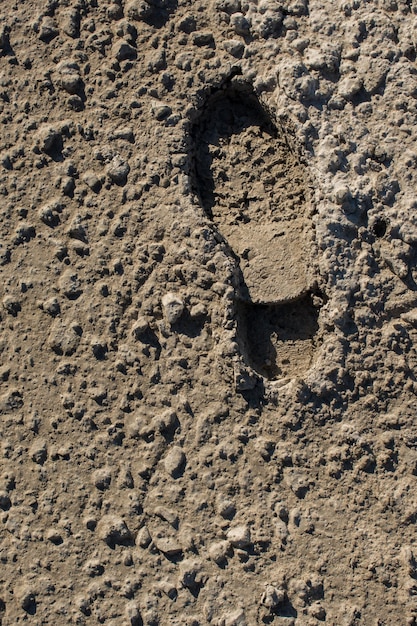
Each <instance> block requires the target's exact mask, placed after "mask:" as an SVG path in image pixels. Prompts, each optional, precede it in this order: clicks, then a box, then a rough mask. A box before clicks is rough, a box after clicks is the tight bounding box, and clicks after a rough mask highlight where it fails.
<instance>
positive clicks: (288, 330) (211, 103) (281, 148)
mask: <svg viewBox="0 0 417 626" xmlns="http://www.w3.org/2000/svg"><path fill="white" fill-rule="evenodd" d="M192 133H193V141H194V146H195V154H194V155H193V156H194V161H193V163H194V166H193V172H192V180H193V188H194V192H195V193H196V195H197V196H198V198H199V200H200V202H201V204H202V206H203V208H204V210H205V212H206V214H207V215H208V216H209V217H210V218H211V219H212V221H213V223H214V224H215V226H216V227H217V229H218V231H219V233H220V234H221V235H222V237H223V238H224V240H225V241H226V242H227V244H228V246H229V249H230V251H231V253H232V254H233V256H234V258H235V259H236V262H237V263H238V265H239V270H240V272H239V276H240V280H239V284H237V285H236V301H237V306H236V311H237V324H238V335H239V337H238V339H239V343H240V347H241V351H242V355H243V357H244V358H245V360H246V361H247V363H248V365H250V366H251V367H252V368H253V369H254V370H256V371H257V372H258V373H259V374H261V375H262V376H265V377H266V378H276V377H283V376H287V375H294V374H298V373H302V371H305V370H306V369H307V368H308V367H309V366H310V365H311V360H312V351H313V338H314V336H315V335H316V333H317V330H318V322H317V318H318V313H317V309H316V308H315V307H314V306H313V304H312V285H313V282H314V280H313V277H312V275H311V270H310V268H311V265H312V264H311V258H310V254H311V253H310V245H311V242H312V221H311V207H310V204H309V201H308V185H307V183H306V172H305V168H304V167H303V166H302V164H301V163H300V159H299V158H298V155H297V154H296V152H295V150H293V149H292V148H291V147H290V145H289V143H288V140H287V137H286V135H285V133H284V131H283V129H281V128H280V127H279V126H278V125H276V124H275V123H274V121H273V118H272V116H271V115H270V114H269V113H268V112H267V111H266V109H265V108H264V107H263V106H262V105H261V103H260V102H259V100H258V98H257V96H256V94H255V93H254V91H253V89H252V87H251V86H250V85H248V84H247V83H244V82H243V81H242V80H240V79H237V80H236V79H233V80H232V81H230V82H229V83H227V84H226V85H224V86H223V88H220V89H219V90H218V91H216V92H215V93H213V94H212V95H211V96H210V97H209V99H208V101H207V103H206V106H205V108H204V110H203V111H202V112H201V115H200V116H199V118H198V120H197V121H196V123H195V125H194V127H193V131H192Z"/></svg>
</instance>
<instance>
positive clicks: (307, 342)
mask: <svg viewBox="0 0 417 626" xmlns="http://www.w3.org/2000/svg"><path fill="white" fill-rule="evenodd" d="M237 320H238V325H239V340H240V344H241V345H240V349H241V352H242V354H243V355H244V356H245V357H246V360H247V362H248V365H250V366H251V367H252V369H254V370H255V371H256V372H258V373H259V374H261V375H262V376H264V378H267V379H270V380H273V379H276V378H281V377H283V376H297V375H298V374H299V373H300V372H303V371H306V370H307V369H308V368H309V367H310V365H311V363H312V360H313V351H314V342H313V341H312V338H313V337H314V336H315V335H316V333H317V331H318V310H317V308H316V307H315V306H314V305H313V302H312V297H311V294H307V295H306V296H304V297H302V298H301V299H300V300H296V301H295V302H288V303H286V304H278V305H273V304H268V305H263V304H252V303H250V302H243V301H240V302H238V303H237Z"/></svg>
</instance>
